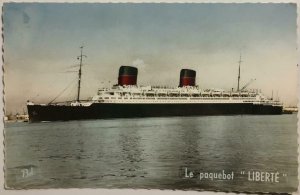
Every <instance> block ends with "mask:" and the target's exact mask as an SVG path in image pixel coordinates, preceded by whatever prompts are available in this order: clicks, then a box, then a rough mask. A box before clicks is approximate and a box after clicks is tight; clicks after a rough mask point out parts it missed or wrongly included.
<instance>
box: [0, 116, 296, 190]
mask: <svg viewBox="0 0 300 195" xmlns="http://www.w3.org/2000/svg"><path fill="white" fill-rule="evenodd" d="M5 150H6V151H5V153H6V154H5V164H6V170H5V176H6V178H5V179H6V185H7V186H8V187H9V188H146V189H150V188H151V189H153V188H155V189H185V190H187V189H192V190H220V191H252V192H292V191H296V190H297V185H298V181H297V115H296V114H293V115H280V116H250V115H249V116H248V115H246V116H245V115H244V116H207V117H171V118H141V119H115V120H88V121H70V122H49V123H32V124H30V123H7V124H6V125H5ZM185 168H187V170H188V171H189V170H192V171H194V173H195V177H194V178H185ZM222 170H224V171H225V173H231V172H234V179H233V180H222V179H215V180H213V181H212V180H209V179H204V180H200V179H199V177H198V176H199V175H198V176H197V174H200V173H204V172H209V173H212V172H217V173H219V172H222ZM241 171H245V174H242V173H241ZM248 171H250V172H252V171H264V172H266V171H267V172H279V174H280V175H279V182H278V183H272V182H258V181H249V180H248V176H247V173H248Z"/></svg>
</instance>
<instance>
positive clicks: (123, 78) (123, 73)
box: [118, 66, 138, 85]
mask: <svg viewBox="0 0 300 195" xmlns="http://www.w3.org/2000/svg"><path fill="white" fill-rule="evenodd" d="M137 74H138V69H137V68H135V67H132V66H121V67H120V69H119V77H118V85H136V81H137Z"/></svg>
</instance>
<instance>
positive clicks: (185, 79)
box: [179, 69, 196, 87]
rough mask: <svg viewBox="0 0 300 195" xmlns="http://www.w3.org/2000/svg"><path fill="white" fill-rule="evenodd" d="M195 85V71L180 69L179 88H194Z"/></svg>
mask: <svg viewBox="0 0 300 195" xmlns="http://www.w3.org/2000/svg"><path fill="white" fill-rule="evenodd" d="M195 83H196V71H194V70H191V69H181V71H180V81H179V87H183V86H195Z"/></svg>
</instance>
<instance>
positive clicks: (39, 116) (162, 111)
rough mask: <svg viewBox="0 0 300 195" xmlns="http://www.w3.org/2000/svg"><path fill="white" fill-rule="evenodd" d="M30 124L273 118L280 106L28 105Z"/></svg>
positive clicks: (233, 104) (208, 104) (245, 104)
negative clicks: (217, 117) (155, 118)
mask: <svg viewBox="0 0 300 195" xmlns="http://www.w3.org/2000/svg"><path fill="white" fill-rule="evenodd" d="M27 109H28V114H29V120H30V122H40V121H68V120H84V119H106V118H139V117H168V116H204V115H244V114H246V115H251V114H254V115H276V114H282V106H273V105H262V104H252V103H213V104H212V103H201V104H199V103H198V104H197V103H195V104H146V103H145V104H126V103H93V104H92V105H90V106H67V105H27Z"/></svg>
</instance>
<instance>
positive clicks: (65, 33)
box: [3, 3, 297, 114]
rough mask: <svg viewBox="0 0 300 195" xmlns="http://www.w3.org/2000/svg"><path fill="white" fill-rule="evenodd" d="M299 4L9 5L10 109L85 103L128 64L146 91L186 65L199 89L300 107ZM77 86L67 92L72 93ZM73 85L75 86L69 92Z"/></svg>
mask: <svg viewBox="0 0 300 195" xmlns="http://www.w3.org/2000/svg"><path fill="white" fill-rule="evenodd" d="M296 18H297V14H296V4H290V3H281V4H275V3H272V4H261V3H257V4H247V3H241V4H221V3H216V4H204V3H186V4H173V3H170V4H149V3H147V4H146V3H144V4H133V3H116V4H104V3H98V4H97V3H77V4H74V3H73V4H72V3H65V4H63V3H61V4H58V3H5V4H4V8H3V28H4V82H5V88H4V91H5V109H6V113H7V114H9V113H16V112H23V110H25V111H26V101H27V100H31V101H33V102H36V103H48V102H50V101H51V100H53V99H54V98H55V97H56V96H57V95H58V94H60V93H61V92H62V91H63V90H64V89H66V90H65V92H64V93H63V94H62V95H61V96H60V97H58V98H57V99H56V101H65V100H72V99H75V98H76V90H77V89H76V88H77V80H76V79H77V77H78V75H77V72H76V71H78V64H79V61H78V60H77V56H78V55H79V54H80V49H79V47H80V46H81V45H84V49H83V52H84V54H85V55H86V56H87V58H84V59H83V64H84V66H83V70H82V71H83V75H82V90H81V99H86V98H88V97H91V96H93V95H95V94H96V92H97V89H98V88H101V87H109V86H111V85H113V84H116V83H117V77H118V69H119V67H120V66H121V65H133V66H136V67H138V69H139V72H138V84H139V85H163V86H165V85H167V86H174V87H176V86H178V84H179V72H180V69H182V68H191V69H194V70H196V71H197V77H196V83H197V85H199V87H200V88H205V89H207V88H215V89H226V90H230V89H231V88H235V89H236V87H237V75H238V61H239V56H240V54H241V56H242V63H241V82H240V86H244V85H245V84H246V83H248V82H249V81H250V80H251V79H256V80H255V81H254V82H253V83H251V85H249V87H248V88H250V89H261V90H262V92H263V93H264V94H266V95H267V96H269V97H270V96H271V94H272V91H273V95H274V97H277V96H278V97H279V98H280V100H281V101H282V102H283V103H284V104H285V105H287V106H294V105H296V104H297V53H296V49H297V43H296V39H297V34H296V29H297V27H296ZM68 86H69V87H68ZM66 87H68V88H66Z"/></svg>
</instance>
